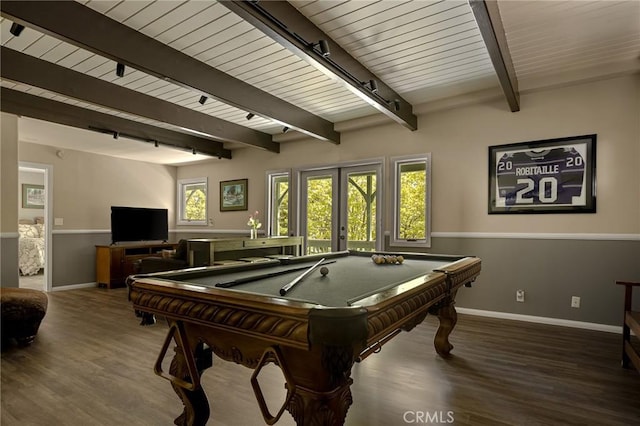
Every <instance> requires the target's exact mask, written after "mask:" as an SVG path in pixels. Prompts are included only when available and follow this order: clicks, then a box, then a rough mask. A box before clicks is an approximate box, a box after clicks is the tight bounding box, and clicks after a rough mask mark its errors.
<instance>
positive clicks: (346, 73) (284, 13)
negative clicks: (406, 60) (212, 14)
mask: <svg viewBox="0 0 640 426" xmlns="http://www.w3.org/2000/svg"><path fill="white" fill-rule="evenodd" d="M220 4H222V5H224V6H225V7H227V8H228V9H229V10H231V11H233V12H234V13H236V14H237V15H238V16H240V17H241V18H242V19H244V20H245V21H247V22H249V23H250V24H251V25H253V26H254V27H256V28H257V29H259V30H260V31H262V32H263V33H265V34H266V35H268V36H269V37H271V38H272V39H273V40H275V41H277V42H278V43H279V44H281V45H282V46H283V47H285V48H286V49H288V50H290V51H291V52H293V53H295V54H296V55H298V56H299V57H300V58H302V59H304V60H305V61H306V62H308V63H309V64H311V65H313V66H314V67H315V68H317V69H319V70H320V71H322V72H323V73H324V74H329V75H331V76H333V77H335V78H336V80H337V81H339V82H341V83H343V84H344V85H345V86H346V87H347V88H349V89H350V90H351V91H353V92H354V93H356V94H357V95H358V96H360V97H361V98H362V99H364V100H365V101H366V102H367V103H369V104H370V105H371V106H373V107H374V108H376V109H377V110H378V111H380V112H382V113H383V114H385V115H387V116H388V117H389V118H391V119H393V120H395V121H396V122H398V123H400V124H402V125H403V126H405V127H407V128H409V129H411V130H416V129H417V128H418V119H417V118H416V116H415V115H414V114H413V112H412V111H413V107H412V105H411V104H410V103H409V102H407V101H406V100H404V99H403V98H402V96H400V95H399V94H398V93H396V92H395V91H394V90H393V89H392V88H391V87H389V86H387V85H386V84H385V83H384V82H383V81H382V80H381V79H380V77H378V76H376V75H375V74H374V73H373V72H371V71H370V70H369V69H367V68H366V67H365V66H364V65H362V64H361V63H360V62H358V60H356V59H355V58H354V57H353V56H351V55H350V54H349V53H348V52H347V51H345V50H344V49H343V48H342V47H340V45H339V44H338V43H336V42H335V41H333V40H332V39H331V38H330V37H329V36H328V35H327V34H325V33H324V32H323V31H322V30H321V29H320V28H318V27H316V26H315V25H314V24H313V23H312V22H311V21H310V20H309V19H307V17H305V16H304V15H303V14H302V13H300V12H299V11H298V10H297V9H296V8H295V7H293V6H292V5H291V4H289V3H288V2H286V1H263V2H256V1H222V2H220ZM319 40H325V41H326V42H327V43H328V44H329V48H330V52H331V54H330V55H329V56H328V57H324V56H323V55H322V53H321V51H320V49H319V48H318V47H317V46H316V47H315V48H314V46H313V43H318V42H319ZM370 80H375V81H376V83H377V91H376V93H374V92H373V91H372V90H371V88H370V87H369V81H370ZM396 103H397V105H398V109H397V110H396Z"/></svg>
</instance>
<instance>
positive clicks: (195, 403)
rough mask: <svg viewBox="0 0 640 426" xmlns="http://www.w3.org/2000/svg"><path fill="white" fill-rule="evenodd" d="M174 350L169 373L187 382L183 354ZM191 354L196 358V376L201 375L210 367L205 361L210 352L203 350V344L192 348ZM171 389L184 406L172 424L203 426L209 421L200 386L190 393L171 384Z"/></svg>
mask: <svg viewBox="0 0 640 426" xmlns="http://www.w3.org/2000/svg"><path fill="white" fill-rule="evenodd" d="M174 350H175V353H176V354H175V356H174V357H173V359H172V360H171V366H170V367H169V373H170V374H171V375H173V376H175V377H179V378H182V379H183V380H185V381H189V380H190V377H189V371H188V369H187V364H186V360H185V358H184V352H183V351H182V349H181V348H180V347H179V346H176V347H175V348H174ZM193 353H194V356H195V358H196V365H197V367H198V374H200V375H202V372H203V371H204V370H205V369H206V368H208V367H209V366H210V365H211V363H210V361H209V360H207V357H209V359H211V351H210V350H204V349H203V344H202V343H199V344H198V345H197V346H196V347H195V348H193ZM171 387H173V390H174V391H175V393H176V394H178V397H180V400H181V401H182V403H183V404H184V410H183V411H182V414H180V416H178V417H177V418H176V419H175V420H174V421H173V423H174V424H176V425H178V426H205V425H206V424H207V420H208V419H209V414H210V410H209V401H208V400H207V395H206V394H205V393H204V390H203V389H202V386H198V387H196V388H195V389H194V390H192V391H190V390H187V389H184V388H183V387H180V386H177V385H176V384H174V383H173V382H172V383H171Z"/></svg>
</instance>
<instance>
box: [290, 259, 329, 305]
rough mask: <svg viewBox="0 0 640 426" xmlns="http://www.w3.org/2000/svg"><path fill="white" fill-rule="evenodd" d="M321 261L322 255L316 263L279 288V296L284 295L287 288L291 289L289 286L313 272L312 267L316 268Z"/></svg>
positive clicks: (322, 260)
mask: <svg viewBox="0 0 640 426" xmlns="http://www.w3.org/2000/svg"><path fill="white" fill-rule="evenodd" d="M322 262H324V257H323V258H322V259H320V260H319V261H318V263H316V264H315V265H313V266H312V267H310V268H309V269H307V270H306V271H305V272H303V273H302V274H300V276H299V277H297V278H295V279H294V280H293V281H291V282H290V283H289V284H286V285H285V286H283V287H282V288H281V289H280V296H284V295H285V294H287V292H288V291H289V290H291V288H292V287H293V286H294V285H296V284H298V283H299V282H300V281H302V280H303V279H304V278H305V277H306V276H307V275H309V274H310V273H312V272H313V270H314V269H316V268H317V267H318V266H320V265H321V264H322Z"/></svg>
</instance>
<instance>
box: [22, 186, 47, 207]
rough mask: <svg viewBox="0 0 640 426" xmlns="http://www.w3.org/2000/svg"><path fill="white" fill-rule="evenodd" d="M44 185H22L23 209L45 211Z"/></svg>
mask: <svg viewBox="0 0 640 426" xmlns="http://www.w3.org/2000/svg"><path fill="white" fill-rule="evenodd" d="M44 201H45V200H44V185H32V184H30V183H23V184H22V208H23V209H44Z"/></svg>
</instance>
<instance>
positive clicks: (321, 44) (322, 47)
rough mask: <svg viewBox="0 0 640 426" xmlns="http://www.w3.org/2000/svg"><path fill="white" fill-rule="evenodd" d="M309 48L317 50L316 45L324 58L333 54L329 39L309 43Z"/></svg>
mask: <svg viewBox="0 0 640 426" xmlns="http://www.w3.org/2000/svg"><path fill="white" fill-rule="evenodd" d="M308 46H309V48H310V49H311V50H314V51H315V50H316V47H317V48H318V50H319V51H320V55H322V57H323V58H328V57H329V56H330V55H331V51H330V50H329V43H328V42H327V40H319V41H318V42H317V43H309V45H308Z"/></svg>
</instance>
